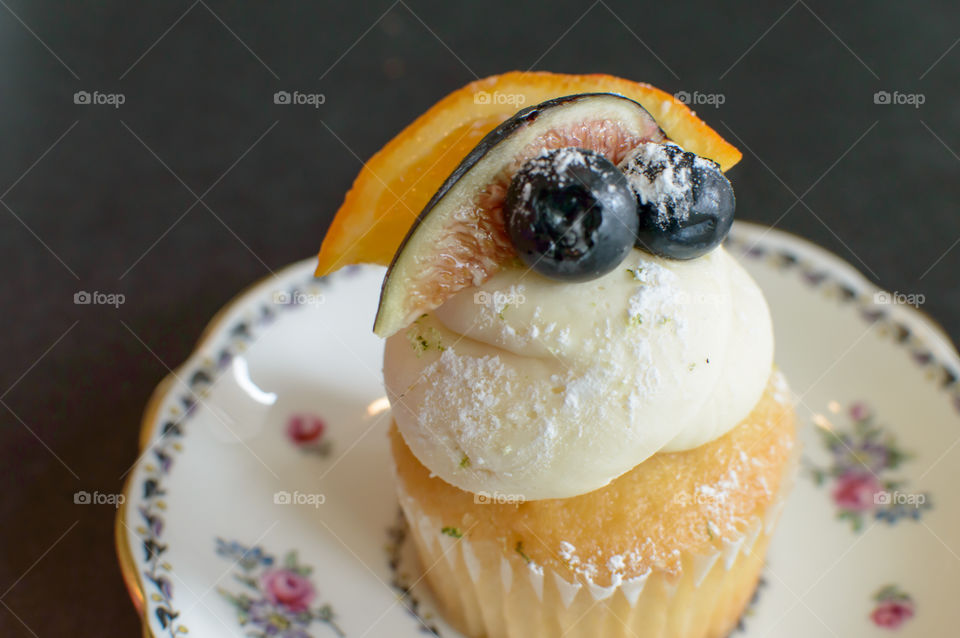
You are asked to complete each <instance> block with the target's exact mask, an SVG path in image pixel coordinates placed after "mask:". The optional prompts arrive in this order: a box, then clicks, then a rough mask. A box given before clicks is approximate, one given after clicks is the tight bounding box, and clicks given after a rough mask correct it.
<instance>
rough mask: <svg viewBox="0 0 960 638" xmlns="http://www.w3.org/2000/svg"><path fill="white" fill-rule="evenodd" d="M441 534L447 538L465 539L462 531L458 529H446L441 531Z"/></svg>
mask: <svg viewBox="0 0 960 638" xmlns="http://www.w3.org/2000/svg"><path fill="white" fill-rule="evenodd" d="M440 532H441V533H443V534H446V535H447V536H452V537H454V538H463V534H462V533H461V532H460V529H459V528H457V527H444V528H443V529H441V530H440Z"/></svg>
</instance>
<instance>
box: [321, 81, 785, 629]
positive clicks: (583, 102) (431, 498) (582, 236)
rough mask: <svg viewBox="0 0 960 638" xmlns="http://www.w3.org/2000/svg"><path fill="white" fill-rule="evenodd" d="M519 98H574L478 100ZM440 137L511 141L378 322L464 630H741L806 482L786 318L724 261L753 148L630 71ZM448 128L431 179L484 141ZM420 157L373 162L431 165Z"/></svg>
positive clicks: (419, 517)
mask: <svg viewBox="0 0 960 638" xmlns="http://www.w3.org/2000/svg"><path fill="white" fill-rule="evenodd" d="M507 77H509V82H507V80H505V79H504V78H507ZM505 86H509V87H510V88H512V89H513V90H514V91H515V93H513V94H512V95H513V97H514V99H515V101H520V100H519V97H522V96H527V95H529V96H543V97H548V98H550V99H547V100H546V101H543V102H541V103H539V104H536V105H535V106H531V107H528V108H525V109H522V110H520V111H518V112H516V113H514V114H512V115H510V116H509V117H508V116H507V115H506V114H503V115H501V116H499V117H498V116H496V115H492V114H491V113H490V111H489V109H485V107H484V106H483V105H485V104H487V103H488V102H484V101H483V100H480V99H477V97H476V96H477V95H480V94H482V93H487V95H488V97H487V99H488V100H490V99H491V98H490V97H489V96H490V92H489V90H488V89H489V88H490V87H505ZM569 88H576V89H582V90H581V91H580V92H575V91H570V92H569V93H562V92H561V93H559V95H544V94H545V93H550V92H555V93H556V92H560V91H563V90H564V89H569ZM548 89H549V90H548ZM505 94H506V93H502V94H501V95H505ZM458 95H459V97H457V96H458ZM466 95H472V96H473V97H474V100H473V101H474V104H476V105H478V106H477V107H476V108H471V107H469V106H464V105H465V104H469V103H468V102H467V101H466V100H465V99H461V98H464V96H466ZM493 95H496V93H495V92H494V93H493ZM506 95H509V94H506ZM455 98H456V99H455ZM497 108H500V109H501V110H500V111H499V112H500V113H503V111H504V110H505V109H502V105H497ZM457 109H460V110H457ZM454 115H456V116H457V117H459V118H460V120H459V122H460V123H459V125H458V126H459V128H458V127H455V126H453V124H452V123H451V122H452V121H453V120H454V119H455V118H454ZM424 118H426V119H424ZM424 118H421V120H418V121H417V122H415V123H414V124H413V125H412V126H411V129H412V130H413V131H415V132H416V135H417V137H418V139H420V140H421V141H425V140H428V139H429V138H430V128H429V126H427V124H429V123H431V122H433V123H436V125H437V126H438V127H446V128H447V129H451V130H453V131H455V132H456V131H458V132H459V133H457V135H461V137H466V138H467V139H470V137H469V136H470V135H471V132H472V134H475V133H476V131H475V129H477V128H480V129H483V130H486V131H488V132H486V134H485V135H483V137H482V139H479V141H478V142H477V143H476V144H475V146H474V147H473V148H472V150H469V149H468V150H466V151H464V152H463V153H461V154H460V155H459V156H458V158H457V159H458V162H459V163H458V164H457V165H456V166H455V167H454V168H453V170H452V172H450V173H449V176H448V177H447V178H446V180H445V181H443V183H442V184H439V187H438V188H437V189H436V190H435V192H434V194H433V195H432V196H431V197H430V198H429V200H428V201H426V203H425V205H424V206H423V207H422V209H421V210H420V213H419V216H418V217H417V219H416V220H415V221H414V222H413V226H412V228H411V229H410V230H409V232H408V233H407V235H406V238H405V239H404V240H403V242H402V243H401V244H400V246H399V247H398V248H397V250H396V252H395V253H394V256H393V259H392V262H391V264H390V268H389V270H388V271H387V275H386V277H385V279H384V284H383V290H382V293H381V300H380V307H379V310H378V315H377V320H376V323H375V327H374V329H375V332H376V333H377V334H379V335H380V336H382V337H384V338H385V339H386V344H385V353H384V380H385V386H386V389H387V395H388V397H389V399H390V403H391V407H392V410H393V418H394V424H393V426H392V428H391V431H390V439H391V450H392V456H393V459H394V462H395V465H396V475H397V490H398V494H399V499H400V504H401V507H402V508H403V511H404V513H405V515H406V518H407V520H408V521H409V523H410V528H411V536H412V538H413V539H414V542H415V543H416V546H417V549H418V552H419V555H420V558H421V563H422V566H423V576H424V578H425V580H426V581H427V582H428V583H429V584H430V586H431V588H432V590H433V593H434V595H435V596H436V598H437V600H438V602H439V604H440V607H441V608H442V611H443V613H444V614H445V616H446V617H447V619H448V620H449V621H450V622H451V623H452V624H453V625H455V626H456V627H457V628H458V629H459V630H460V631H462V632H463V633H464V634H466V635H468V636H487V637H489V638H499V637H508V636H509V637H520V636H522V637H524V638H530V637H534V638H536V637H541V636H542V637H547V636H560V635H563V636H571V637H572V636H591V637H598V636H600V637H606V636H609V637H619V636H623V637H627V636H633V637H637V638H652V637H659V638H668V637H670V638H672V637H681V636H683V637H685V638H702V637H714V636H726V635H727V634H728V633H729V632H730V630H731V629H732V628H733V627H735V626H736V624H737V622H738V620H739V618H740V615H741V614H742V612H743V610H744V607H745V605H746V604H747V602H748V601H749V599H750V598H751V596H752V594H753V591H754V589H755V587H756V583H757V580H758V577H759V572H760V570H761V567H762V564H763V557H764V554H765V552H766V548H767V545H768V543H769V539H770V535H771V533H772V531H773V526H774V524H775V522H776V519H777V516H778V514H779V511H780V508H781V507H782V505H783V502H784V498H785V496H786V493H787V491H788V489H789V486H790V484H791V481H792V474H793V472H794V470H795V465H796V462H795V457H796V453H795V432H794V410H793V407H792V405H791V402H790V400H789V396H788V395H789V392H788V390H787V388H786V383H785V381H784V379H783V377H782V375H781V374H780V373H779V372H778V371H777V370H776V368H775V366H774V361H773V331H772V326H771V322H770V316H769V311H768V309H767V306H766V303H765V301H764V299H763V295H762V294H761V292H760V290H759V288H758V287H757V285H756V284H755V283H754V282H753V280H752V279H751V278H750V277H749V275H748V274H747V273H746V272H745V271H744V270H743V269H742V268H741V267H740V266H739V265H738V264H737V262H736V261H735V260H734V259H732V258H731V257H730V256H729V255H728V254H727V253H726V252H725V250H724V249H723V246H722V241H723V239H724V237H725V236H726V234H727V232H728V231H729V229H730V226H731V224H732V221H733V214H734V208H735V199H734V195H733V189H732V187H731V185H730V183H729V181H728V180H727V179H726V177H725V176H724V174H723V169H724V168H727V167H728V166H729V165H730V164H731V163H732V162H735V161H736V159H739V154H737V153H736V151H735V149H732V148H731V147H729V145H728V144H726V143H725V142H724V141H723V140H722V139H720V138H719V136H717V135H716V133H714V132H713V131H710V130H709V129H708V128H707V127H706V125H704V124H703V123H702V122H700V121H699V120H697V119H696V118H695V117H694V116H693V115H692V113H690V112H689V110H687V109H686V107H684V106H683V105H681V104H679V103H677V102H676V101H675V100H673V99H672V98H670V97H669V96H667V95H666V94H664V93H662V92H660V91H657V90H656V89H653V88H651V87H648V86H646V85H637V84H632V83H627V82H626V81H623V80H617V79H613V78H606V77H605V76H584V77H581V78H577V77H576V76H552V75H549V74H511V75H510V76H502V77H501V78H492V79H490V80H486V81H482V82H480V83H475V84H474V85H471V86H470V87H467V88H466V89H463V90H462V91H460V92H458V93H457V94H454V95H453V96H451V97H448V98H447V99H446V100H444V101H443V102H441V103H440V104H439V105H438V106H436V107H434V109H432V110H431V111H430V112H428V114H427V115H425V116H424ZM504 118H506V119H504ZM471 122H472V124H471ZM497 122H499V124H497ZM491 127H492V128H491ZM437 133H438V135H437V138H438V139H440V140H443V141H442V142H438V145H439V149H440V152H427V151H423V150H421V151H418V152H420V153H421V154H422V155H423V156H424V158H425V159H422V160H417V161H420V162H421V164H420V169H419V170H420V173H419V174H420V176H421V178H422V177H423V175H425V174H428V173H429V171H428V172H427V173H424V172H423V164H424V163H425V162H427V161H432V162H433V163H434V164H436V163H437V162H441V164H442V160H443V158H444V156H445V155H449V154H450V153H451V152H452V150H453V149H457V148H460V147H461V146H459V145H458V142H459V139H458V138H457V137H456V135H451V134H450V130H448V131H447V132H446V133H445V134H444V135H442V136H441V135H439V132H437ZM411 136H412V135H411ZM474 139H475V138H474ZM398 140H399V141H398ZM398 140H395V141H394V142H391V145H388V147H386V149H385V151H384V152H386V153H387V156H379V157H375V158H374V160H372V161H371V164H375V163H376V162H378V161H379V162H380V163H381V164H383V163H385V162H386V159H387V157H389V156H390V155H391V153H392V154H393V157H395V158H396V160H395V161H397V162H402V161H406V162H410V163H411V164H416V162H411V160H408V159H404V158H403V155H402V154H401V153H399V152H398V148H400V147H401V146H402V143H403V142H405V140H404V135H401V137H400V138H398ZM407 148H412V147H409V146H408V147H407ZM411 152H412V151H411ZM382 153H383V152H382ZM445 161H450V160H449V159H447V160H445ZM721 162H722V163H721ZM417 174H418V173H416V172H413V173H411V176H412V177H416V175H417ZM411 181H413V180H412V179H411ZM371 188H372V187H370V186H369V184H365V183H363V181H362V178H361V179H358V182H357V184H356V185H355V189H354V192H352V193H351V195H349V196H348V201H347V204H345V206H347V207H349V206H351V198H354V199H356V200H358V201H359V200H361V199H363V198H364V197H370V196H372V194H373V192H372V191H371ZM374 190H375V189H374ZM383 190H384V193H381V196H384V197H386V196H387V195H386V194H385V191H386V190H388V189H383ZM367 191H370V192H367ZM390 196H391V197H396V195H395V194H394V193H391V194H390ZM396 199H397V201H400V198H396ZM370 201H376V200H375V199H371V200H370ZM378 205H379V204H378ZM335 227H336V222H335ZM330 241H340V240H339V239H334V240H330ZM327 246H328V244H327V243H326V242H325V246H324V249H327ZM327 261H328V262H329V261H330V259H329V256H328V257H327ZM323 263H324V253H323V251H322V252H321V265H323Z"/></svg>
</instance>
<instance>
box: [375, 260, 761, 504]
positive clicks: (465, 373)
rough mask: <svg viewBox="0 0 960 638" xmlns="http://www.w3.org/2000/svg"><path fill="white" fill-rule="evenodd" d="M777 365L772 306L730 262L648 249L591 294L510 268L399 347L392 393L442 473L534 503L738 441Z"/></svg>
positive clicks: (388, 375) (391, 368)
mask: <svg viewBox="0 0 960 638" xmlns="http://www.w3.org/2000/svg"><path fill="white" fill-rule="evenodd" d="M772 364H773V331H772V326H771V323H770V316H769V312H768V310H767V306H766V302H765V301H764V299H763V296H762V294H761V292H760V290H759V288H758V287H757V285H756V284H755V283H754V281H753V280H752V279H751V278H750V277H749V275H747V273H746V272H745V271H744V270H743V269H742V268H741V267H740V266H739V264H737V263H736V262H735V261H734V260H733V259H732V258H731V257H730V256H729V255H728V254H727V253H726V252H725V251H724V250H723V249H722V248H718V249H716V250H714V251H713V252H711V253H709V254H707V255H705V256H703V257H700V258H698V259H694V260H690V261H672V260H665V259H660V258H657V257H654V256H652V255H649V254H647V253H644V252H641V251H639V250H633V251H632V252H631V254H630V255H629V256H628V257H627V259H626V260H625V261H624V263H623V264H622V265H621V266H620V267H618V268H617V269H615V270H614V271H613V272H611V273H608V274H607V275H604V276H603V277H600V278H598V279H595V280H592V281H589V282H583V283H562V282H557V281H554V280H550V279H547V278H545V277H542V276H540V275H538V274H536V273H534V272H530V271H526V270H522V269H519V268H508V269H505V270H502V271H501V272H499V273H497V274H496V275H494V276H493V277H492V278H491V279H490V280H489V281H487V282H486V283H485V284H483V285H481V286H479V287H476V288H471V289H468V290H464V291H461V292H459V293H457V294H456V295H454V296H453V297H451V298H450V299H448V300H447V301H446V302H445V303H444V304H443V305H442V306H441V307H440V308H438V309H436V310H435V311H434V312H433V313H431V314H429V315H425V316H424V317H422V318H421V319H420V320H419V321H417V322H416V323H415V324H413V325H412V326H410V327H409V328H408V329H406V330H403V331H401V332H399V333H397V334H396V335H394V336H392V337H390V338H389V339H388V340H387V343H386V352H385V355H384V378H385V382H386V387H387V393H388V396H389V397H390V401H391V404H392V407H393V413H394V417H395V418H396V421H397V425H398V426H399V429H400V432H401V433H402V435H403V437H404V440H405V441H406V442H407V444H408V445H409V446H410V449H411V450H412V451H413V453H414V454H415V455H416V456H417V458H418V459H419V460H420V461H421V462H422V463H423V464H424V465H425V466H426V467H428V468H429V469H430V470H431V472H433V473H434V474H436V475H438V476H440V477H441V478H442V479H444V480H446V481H447V482H449V483H452V484H453V485H456V486H457V487H459V488H461V489H464V490H468V491H471V492H483V493H487V495H488V496H489V498H491V499H508V498H513V499H515V500H519V499H521V498H522V499H526V500H532V499H542V498H567V497H570V496H575V495H578V494H583V493H586V492H590V491H592V490H595V489H597V488H600V487H602V486H604V485H606V484H607V483H609V482H610V481H612V480H613V479H615V478H616V477H618V476H620V475H621V474H623V473H624V472H627V471H629V470H630V469H632V468H633V467H635V466H636V465H638V464H640V463H642V462H643V461H644V460H646V459H647V458H649V457H650V456H652V455H653V454H655V453H657V452H660V451H676V450H684V449H689V448H693V447H697V446H699V445H701V444H703V443H706V442H708V441H711V440H713V439H715V438H717V437H719V436H722V435H723V434H724V433H726V432H727V431H729V430H730V429H731V428H733V427H734V426H735V425H736V424H737V423H739V422H740V421H741V420H742V419H743V418H744V417H746V416H747V414H749V413H750V411H751V410H752V409H753V406H754V405H755V404H756V403H757V401H758V400H759V399H760V396H761V395H762V393H763V391H764V388H765V387H766V384H767V381H768V379H769V377H770V373H771V368H772Z"/></svg>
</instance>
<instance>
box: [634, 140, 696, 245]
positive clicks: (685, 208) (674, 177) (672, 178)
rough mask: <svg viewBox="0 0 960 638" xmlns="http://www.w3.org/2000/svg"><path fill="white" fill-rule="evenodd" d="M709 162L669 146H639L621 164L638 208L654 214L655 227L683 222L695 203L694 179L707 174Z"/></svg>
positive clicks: (648, 144) (647, 144) (645, 144)
mask: <svg viewBox="0 0 960 638" xmlns="http://www.w3.org/2000/svg"><path fill="white" fill-rule="evenodd" d="M710 166H711V162H710V160H707V159H704V158H702V157H700V156H698V155H695V154H694V153H688V152H686V151H684V150H683V149H682V148H680V147H679V146H677V145H676V144H672V143H670V142H667V143H664V144H657V143H653V142H647V143H644V144H640V145H639V146H637V148H635V149H634V150H633V151H632V152H631V153H630V154H629V155H627V156H626V157H625V158H624V159H623V161H622V162H621V163H620V168H621V170H623V172H624V173H625V174H626V176H627V181H628V182H629V184H630V188H631V189H633V191H634V192H635V193H636V195H637V197H638V198H639V200H640V203H641V204H646V205H649V206H651V207H652V208H653V209H654V210H655V211H656V213H657V220H656V221H657V224H658V225H660V226H661V227H663V228H666V227H667V225H668V224H670V222H671V221H673V220H676V221H684V220H686V219H687V218H688V217H689V214H690V208H691V206H692V205H693V203H694V192H693V191H694V187H695V186H696V179H695V175H696V174H697V172H699V171H702V170H707V169H709V167H710Z"/></svg>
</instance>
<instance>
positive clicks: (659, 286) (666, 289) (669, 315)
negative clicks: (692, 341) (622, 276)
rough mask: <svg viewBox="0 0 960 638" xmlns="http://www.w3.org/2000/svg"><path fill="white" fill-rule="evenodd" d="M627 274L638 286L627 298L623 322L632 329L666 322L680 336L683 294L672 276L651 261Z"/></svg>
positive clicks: (682, 325)
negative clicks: (625, 318)
mask: <svg viewBox="0 0 960 638" xmlns="http://www.w3.org/2000/svg"><path fill="white" fill-rule="evenodd" d="M630 273H631V275H632V276H633V278H634V280H636V281H638V282H640V284H641V286H640V287H639V288H638V289H637V291H636V292H635V293H633V295H631V297H630V301H629V306H628V308H627V322H628V323H630V324H631V325H635V326H640V325H647V326H654V325H664V324H667V323H670V324H672V325H673V326H674V327H675V329H676V330H677V331H678V334H680V335H681V337H682V335H683V332H684V328H685V324H684V322H683V320H682V301H683V295H682V294H681V290H680V288H679V287H678V278H677V276H676V274H674V273H673V272H671V271H669V270H667V269H666V268H664V267H663V266H661V265H659V264H657V263H655V262H652V261H651V262H644V263H642V264H640V265H638V266H637V267H636V268H634V269H630Z"/></svg>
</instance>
